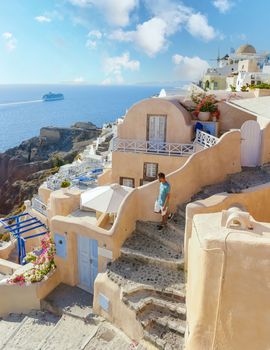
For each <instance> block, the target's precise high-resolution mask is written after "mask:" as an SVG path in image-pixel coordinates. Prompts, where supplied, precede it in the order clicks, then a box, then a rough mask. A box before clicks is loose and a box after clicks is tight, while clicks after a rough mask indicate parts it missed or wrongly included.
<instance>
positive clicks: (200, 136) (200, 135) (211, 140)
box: [194, 130, 218, 148]
mask: <svg viewBox="0 0 270 350" xmlns="http://www.w3.org/2000/svg"><path fill="white" fill-rule="evenodd" d="M217 142H218V137H215V136H213V135H210V134H208V133H207V132H204V131H202V130H197V131H196V139H195V141H194V143H197V144H199V145H201V146H203V147H204V148H209V147H212V146H214V145H215V144H216V143H217Z"/></svg>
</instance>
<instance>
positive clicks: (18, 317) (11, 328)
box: [0, 314, 26, 349]
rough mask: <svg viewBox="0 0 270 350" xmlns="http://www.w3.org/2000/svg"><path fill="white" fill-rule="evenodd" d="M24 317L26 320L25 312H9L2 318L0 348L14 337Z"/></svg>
mask: <svg viewBox="0 0 270 350" xmlns="http://www.w3.org/2000/svg"><path fill="white" fill-rule="evenodd" d="M24 319H25V320H26V318H25V315H23V314H9V315H7V316H6V317H4V318H2V319H0V349H2V348H3V346H4V345H5V344H6V343H7V342H8V340H9V338H12V336H13V334H14V333H15V332H16V330H17V329H18V328H19V327H20V326H21V323H22V322H24Z"/></svg>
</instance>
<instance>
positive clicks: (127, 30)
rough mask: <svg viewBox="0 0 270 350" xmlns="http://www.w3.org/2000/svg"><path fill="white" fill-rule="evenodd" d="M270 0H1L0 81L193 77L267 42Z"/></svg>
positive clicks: (115, 81) (99, 81)
mask: <svg viewBox="0 0 270 350" xmlns="http://www.w3.org/2000/svg"><path fill="white" fill-rule="evenodd" d="M269 13H270V1H269V0H257V1H254V0H183V1H177V0H0V84H17V83H22V84H25V83H31V84H33V83H37V84H38V83H75V84H85V83H87V84H104V85H110V84H111V85H114V84H141V83H142V84H149V83H165V82H173V81H190V80H192V81H196V80H198V79H200V77H201V76H202V74H203V72H204V71H205V70H206V69H207V68H208V67H209V65H210V66H213V65H215V61H214V59H215V58H216V57H217V55H218V52H220V55H225V54H226V53H229V52H230V50H231V49H232V48H234V49H237V48H238V47H239V46H240V45H242V44H247V43H249V44H252V45H254V46H255V47H256V49H257V51H259V52H260V51H268V50H270V43H269V34H270V33H269V31H270V29H269V26H268V23H269V18H268V17H269Z"/></svg>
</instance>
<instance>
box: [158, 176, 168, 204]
mask: <svg viewBox="0 0 270 350" xmlns="http://www.w3.org/2000/svg"><path fill="white" fill-rule="evenodd" d="M170 190H171V186H170V184H169V182H161V183H160V185H159V196H158V204H159V205H160V206H161V207H163V205H164V203H165V200H166V197H167V194H168V193H170Z"/></svg>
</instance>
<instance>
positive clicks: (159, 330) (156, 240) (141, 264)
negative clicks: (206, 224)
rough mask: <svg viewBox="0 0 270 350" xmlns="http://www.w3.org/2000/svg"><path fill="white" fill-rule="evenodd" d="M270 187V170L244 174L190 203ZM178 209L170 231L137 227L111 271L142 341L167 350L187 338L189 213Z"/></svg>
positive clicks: (182, 207) (245, 170)
mask: <svg viewBox="0 0 270 350" xmlns="http://www.w3.org/2000/svg"><path fill="white" fill-rule="evenodd" d="M267 182H270V165H266V166H264V167H262V168H243V170H242V171H241V172H240V173H237V174H233V175H230V176H228V177H227V179H226V180H225V181H223V182H222V183H219V184H215V185H211V186H206V187H204V188H203V189H202V190H201V191H200V192H199V193H197V194H195V195H194V196H193V197H192V199H191V201H196V200H200V199H205V198H208V197H209V196H212V195H214V194H217V193H221V192H228V193H240V192H241V191H242V190H243V189H246V188H248V187H252V186H257V185H261V184H264V183H267ZM187 204H188V203H183V204H181V205H179V206H178V208H177V212H176V214H175V217H174V218H173V220H172V222H169V223H168V226H167V228H166V229H164V230H162V231H158V230H157V229H156V224H155V223H151V222H137V225H136V230H135V232H134V233H133V234H132V236H131V237H130V238H129V239H127V241H126V242H125V244H124V245H123V247H122V249H121V256H120V258H119V259H117V260H116V261H114V262H113V263H111V264H110V265H109V266H108V270H107V274H108V276H109V278H110V279H111V280H112V281H113V282H115V283H116V284H118V285H119V286H121V287H122V290H123V297H122V300H123V302H124V303H126V304H127V305H128V306H129V307H130V308H131V309H132V310H134V312H135V313H136V316H137V320H138V321H139V322H140V323H141V325H142V327H143V329H144V339H145V340H147V341H149V342H151V343H152V344H153V345H154V346H155V347H157V348H159V349H165V350H178V349H182V348H183V344H184V332H185V317H186V311H185V287H184V282H185V280H184V273H183V271H182V270H181V268H182V267H183V255H182V254H183V241H184V229H185V209H186V205H187Z"/></svg>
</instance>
